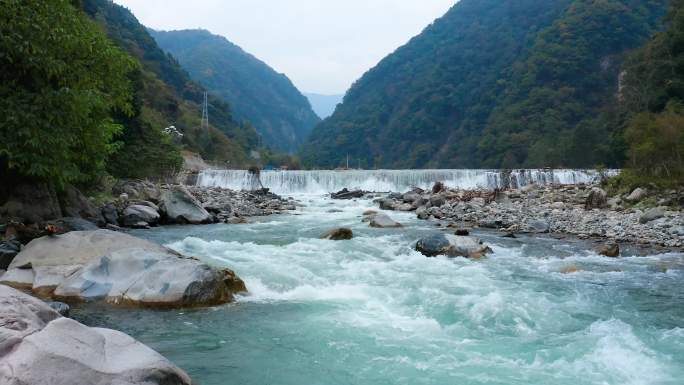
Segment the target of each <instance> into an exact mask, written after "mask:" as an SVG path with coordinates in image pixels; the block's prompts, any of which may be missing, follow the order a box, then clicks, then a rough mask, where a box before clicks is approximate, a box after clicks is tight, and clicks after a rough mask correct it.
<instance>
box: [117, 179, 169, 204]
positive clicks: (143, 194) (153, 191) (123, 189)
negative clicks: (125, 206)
mask: <svg viewBox="0 0 684 385" xmlns="http://www.w3.org/2000/svg"><path fill="white" fill-rule="evenodd" d="M112 192H113V193H114V194H116V195H121V194H126V196H127V197H128V198H130V199H137V200H143V201H151V202H154V203H159V200H160V199H161V190H160V189H159V187H158V186H157V185H156V184H154V183H152V182H147V181H141V180H121V181H119V182H117V183H116V185H114V188H113V189H112Z"/></svg>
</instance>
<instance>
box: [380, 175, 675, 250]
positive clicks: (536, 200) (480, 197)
mask: <svg viewBox="0 0 684 385" xmlns="http://www.w3.org/2000/svg"><path fill="white" fill-rule="evenodd" d="M376 201H377V203H378V204H379V206H380V208H382V209H385V210H395V211H414V212H415V213H416V215H417V216H418V218H420V219H424V220H435V221H439V222H440V223H442V224H447V225H451V226H452V227H462V228H468V227H480V228H490V229H496V230H500V231H501V232H502V234H504V235H508V236H514V234H515V233H552V234H560V235H562V234H568V235H574V236H577V237H579V238H591V237H595V238H600V239H605V240H606V241H612V242H616V243H630V244H639V245H646V246H657V247H664V248H671V249H679V248H682V247H683V246H684V215H683V213H682V209H681V207H682V204H683V203H684V191H676V190H672V191H668V192H665V193H662V192H661V193H658V194H655V193H651V192H649V191H648V190H646V189H637V190H635V191H633V192H631V193H629V194H622V195H616V196H613V197H609V196H608V194H607V193H606V192H605V191H604V190H602V189H601V188H600V187H598V186H591V185H577V186H543V187H540V186H534V185H531V186H527V187H525V188H522V189H511V190H505V191H464V190H454V189H448V188H446V187H445V186H443V185H441V184H436V185H435V187H434V188H433V190H432V191H424V190H421V189H415V190H412V191H409V192H406V193H404V194H399V193H391V194H389V195H388V196H386V197H383V198H379V199H377V200H376Z"/></svg>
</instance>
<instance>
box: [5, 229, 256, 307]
mask: <svg viewBox="0 0 684 385" xmlns="http://www.w3.org/2000/svg"><path fill="white" fill-rule="evenodd" d="M0 283H4V284H7V285H10V286H14V287H17V288H23V289H29V290H32V291H33V292H34V293H36V294H38V295H40V296H43V297H47V298H54V299H59V300H62V301H67V302H69V301H105V302H107V303H110V304H116V305H135V306H148V307H187V306H210V305H215V304H221V303H226V302H230V301H231V300H232V299H233V293H237V292H240V291H245V288H244V283H243V282H242V280H240V279H239V278H238V277H236V276H235V274H234V273H233V272H232V271H230V270H217V269H214V268H211V267H209V266H207V265H205V264H203V263H201V262H200V261H198V260H196V259H194V258H187V257H184V256H182V255H180V254H178V253H176V252H175V251H172V250H170V249H167V248H166V247H163V246H161V245H158V244H155V243H152V242H149V241H146V240H143V239H140V238H136V237H133V236H130V235H127V234H123V233H117V232H114V231H109V230H97V231H77V232H71V233H67V234H64V235H60V236H54V237H43V238H39V239H36V240H34V241H32V242H31V243H29V244H28V245H26V247H25V248H24V250H22V252H21V253H19V254H18V255H17V256H16V257H15V258H14V260H13V261H12V263H11V264H10V266H9V269H8V270H7V273H5V274H4V275H3V276H2V277H0Z"/></svg>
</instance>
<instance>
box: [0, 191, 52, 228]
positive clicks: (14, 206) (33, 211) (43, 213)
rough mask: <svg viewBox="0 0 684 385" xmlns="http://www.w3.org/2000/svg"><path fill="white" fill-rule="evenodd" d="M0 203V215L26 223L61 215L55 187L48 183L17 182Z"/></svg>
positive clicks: (42, 220) (39, 221)
mask: <svg viewBox="0 0 684 385" xmlns="http://www.w3.org/2000/svg"><path fill="white" fill-rule="evenodd" d="M8 194H9V196H8V199H7V200H6V201H5V202H4V203H2V202H0V204H2V206H0V217H4V218H10V219H16V220H18V221H19V222H23V223H26V224H32V223H41V222H44V221H48V220H51V219H57V218H60V217H61V216H62V209H61V208H60V205H59V200H58V199H57V193H56V192H55V189H54V188H53V187H52V186H51V185H49V184H48V183H44V182H43V183H37V182H33V183H18V184H16V185H15V186H14V187H13V188H11V189H10V192H9V193H8Z"/></svg>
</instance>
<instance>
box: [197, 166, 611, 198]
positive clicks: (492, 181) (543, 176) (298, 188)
mask: <svg viewBox="0 0 684 385" xmlns="http://www.w3.org/2000/svg"><path fill="white" fill-rule="evenodd" d="M615 174H617V171H616V170H609V171H607V172H604V175H615ZM600 177H601V173H600V172H598V171H596V170H568V169H559V170H547V169H536V170H534V169H532V170H508V171H503V170H350V171H329V170H319V171H262V172H261V181H262V183H263V185H264V187H267V188H269V189H271V191H273V192H275V193H277V194H296V193H306V194H325V193H329V192H333V191H339V190H341V189H343V188H349V189H361V190H365V191H373V192H388V191H395V192H403V191H407V190H410V189H412V188H414V187H420V188H423V189H428V188H430V187H431V186H432V185H433V184H434V183H435V182H437V181H441V182H444V183H445V184H446V185H447V186H449V187H454V188H463V189H495V188H502V187H509V186H510V187H522V186H525V185H529V184H533V183H534V184H538V185H547V184H579V183H590V182H594V181H596V180H598V179H599V178H600ZM197 184H198V185H199V186H205V187H223V188H230V189H234V190H244V189H249V188H250V185H251V179H250V175H249V173H248V171H244V170H207V171H203V172H202V173H201V174H200V175H199V178H198V180H197Z"/></svg>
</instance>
